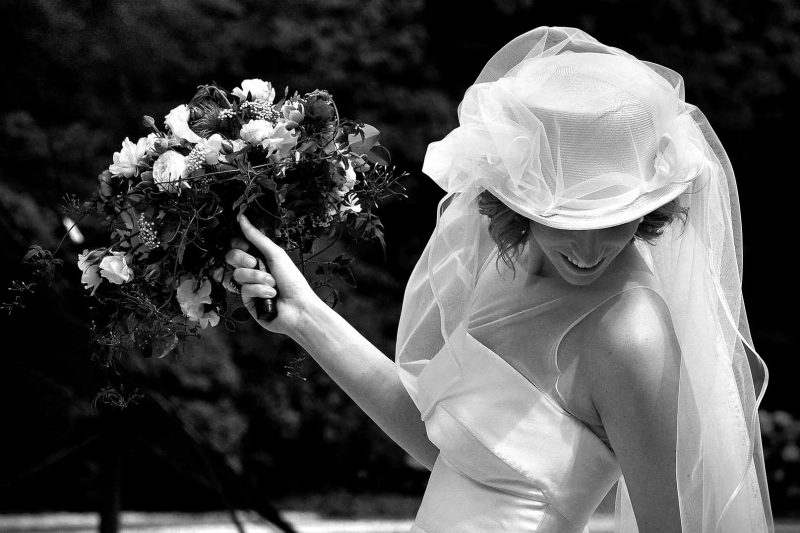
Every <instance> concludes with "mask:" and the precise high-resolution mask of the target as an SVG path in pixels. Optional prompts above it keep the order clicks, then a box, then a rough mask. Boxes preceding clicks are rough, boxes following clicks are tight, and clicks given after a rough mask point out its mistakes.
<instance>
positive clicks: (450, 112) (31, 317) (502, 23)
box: [0, 0, 800, 531]
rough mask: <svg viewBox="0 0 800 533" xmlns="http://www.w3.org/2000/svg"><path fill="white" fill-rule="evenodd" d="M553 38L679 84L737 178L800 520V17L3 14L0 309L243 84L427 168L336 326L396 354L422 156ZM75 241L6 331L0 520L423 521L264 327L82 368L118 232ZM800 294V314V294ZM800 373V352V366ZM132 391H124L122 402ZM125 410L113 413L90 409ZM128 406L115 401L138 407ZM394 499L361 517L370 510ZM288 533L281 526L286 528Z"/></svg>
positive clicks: (642, 5) (416, 12) (791, 12)
mask: <svg viewBox="0 0 800 533" xmlns="http://www.w3.org/2000/svg"><path fill="white" fill-rule="evenodd" d="M541 25H561V26H575V27H578V28H581V29H583V30H585V31H587V32H588V33H589V34H591V35H593V36H594V37H596V38H597V39H599V40H600V41H602V42H604V43H607V44H610V45H614V46H617V47H620V48H622V49H624V50H626V51H628V52H630V53H632V54H634V55H635V56H637V57H639V58H640V59H645V60H649V61H653V62H656V63H660V64H662V65H665V66H668V67H670V68H672V69H674V70H677V71H678V72H680V73H681V74H682V75H683V76H684V79H685V82H686V99H687V101H689V102H691V103H693V104H695V105H697V106H699V107H700V109H702V110H703V112H704V113H705V114H706V116H707V117H708V118H709V120H710V122H711V124H712V125H713V126H714V127H715V129H716V132H717V134H718V135H719V137H720V139H721V140H722V143H723V145H724V146H725V147H726V149H727V151H728V154H729V156H730V158H731V160H732V162H733V167H734V169H735V171H736V175H737V181H738V186H739V193H740V197H741V206H742V219H743V226H744V232H745V235H744V243H745V256H744V262H745V277H744V293H745V300H746V302H747V305H748V314H749V319H750V325H751V329H752V332H753V338H754V340H755V346H756V348H757V349H758V351H759V352H760V354H761V356H762V357H763V358H764V360H765V361H766V363H767V365H768V367H769V369H770V385H769V388H768V390H767V394H766V396H765V398H764V401H763V403H762V413H761V415H762V416H761V423H762V431H763V438H764V448H765V454H766V462H767V470H768V475H769V481H770V490H771V497H772V504H773V508H774V512H775V514H776V516H782V517H790V516H797V514H798V510H800V448H798V439H799V438H800V402H798V400H797V396H796V391H797V385H796V383H795V381H794V380H795V379H797V371H798V369H800V366H798V363H797V362H796V361H795V360H794V359H793V357H795V356H796V354H797V352H796V351H795V350H797V341H798V336H797V334H796V328H794V329H790V324H789V321H790V318H792V319H796V313H795V312H793V311H791V309H793V308H795V306H796V302H797V296H796V291H795V289H791V287H793V286H794V283H795V280H794V278H793V275H794V270H795V268H796V265H795V263H794V262H793V260H791V259H790V258H791V256H792V255H793V252H792V250H793V249H794V247H795V245H793V244H792V242H794V238H795V235H794V233H793V232H794V231H795V229H796V228H797V225H796V219H797V215H796V212H797V207H796V206H795V205H794V204H793V203H791V202H793V200H794V198H793V197H791V196H790V195H789V194H786V192H785V191H786V190H787V189H788V188H789V187H790V186H792V184H795V185H794V186H792V188H794V187H796V182H797V180H798V173H797V170H796V168H795V167H794V156H793V155H792V154H795V155H796V151H797V149H798V142H800V138H798V136H797V133H796V129H795V128H794V126H796V125H797V123H798V120H799V119H800V104H798V100H799V99H800V5H799V4H798V3H797V2H796V0H758V1H756V0H650V1H648V2H640V1H636V0H594V1H592V2H563V1H552V0H548V1H537V0H495V1H476V2H464V1H463V0H462V1H452V0H439V1H433V0H427V1H426V0H371V1H370V2H363V1H357V0H330V1H324V2H323V1H318V0H317V1H315V0H292V1H268V0H266V1H256V0H170V1H168V0H160V1H155V0H154V1H148V2H140V1H135V0H118V1H99V0H98V1H94V0H84V1H78V0H75V1H69V2H66V1H55V0H25V1H22V0H20V1H14V0H2V1H0V26H2V34H3V36H4V37H5V41H6V43H7V44H6V46H5V54H4V60H3V61H2V62H0V80H2V81H0V91H2V93H0V272H1V273H2V282H3V287H2V288H1V289H2V291H3V292H2V296H0V301H2V302H7V301H10V300H11V299H13V294H12V293H10V292H9V291H7V290H6V287H8V285H9V283H10V281H11V280H12V279H16V278H17V277H21V276H23V269H22V268H21V259H22V256H23V255H24V253H25V251H26V250H27V248H28V246H29V245H30V244H33V243H36V244H40V245H42V246H43V247H45V248H49V249H51V250H52V249H55V247H56V245H57V244H58V242H59V240H60V239H61V237H62V236H63V232H64V228H63V226H62V223H61V215H60V211H59V206H60V204H61V198H62V197H63V196H64V195H65V194H67V193H75V194H77V195H78V196H79V197H82V198H88V197H89V195H90V194H91V192H92V190H93V189H94V187H95V186H96V183H97V182H96V176H97V174H98V173H99V172H100V171H101V170H103V169H104V168H107V167H108V165H109V164H110V162H111V156H112V154H113V152H114V151H118V150H119V147H120V142H121V141H122V139H123V138H125V137H126V136H127V137H131V138H132V139H136V138H138V137H140V136H143V135H146V133H147V131H146V130H145V128H144V127H143V126H142V125H141V117H142V115H144V114H149V115H152V116H154V117H156V118H157V122H158V121H160V118H159V117H163V116H164V115H165V114H166V113H167V112H168V111H169V110H170V109H172V108H173V107H175V106H176V105H179V104H181V103H185V102H187V101H188V100H189V99H190V98H191V96H192V95H193V94H194V91H195V88H196V87H197V85H199V84H201V83H209V82H216V83H217V84H219V85H220V86H222V87H225V88H228V89H232V88H233V87H236V86H238V85H239V84H240V82H241V81H242V79H245V78H262V79H264V80H269V81H271V82H272V83H273V84H274V85H275V86H276V87H277V88H278V93H279V94H281V93H282V88H283V87H284V86H288V87H289V88H290V89H291V90H292V91H294V90H298V91H300V92H308V91H312V90H314V89H317V88H324V89H328V90H329V91H330V92H331V93H332V94H333V96H334V97H335V99H336V101H337V104H338V106H339V109H340V111H341V112H342V114H343V115H345V116H347V117H351V118H358V119H360V120H363V121H365V122H368V123H370V124H373V125H375V126H376V127H378V129H380V130H381V132H382V138H381V141H382V143H383V144H384V145H386V146H387V147H388V148H389V149H390V150H391V152H392V155H393V157H394V161H393V163H394V164H395V165H397V166H398V167H400V168H402V169H403V170H406V171H408V172H409V176H408V178H407V179H405V182H404V185H405V186H406V188H407V193H408V195H409V197H408V199H407V200H403V201H393V202H392V203H389V204H387V205H385V206H384V207H383V210H382V212H381V218H382V220H383V222H384V225H385V235H386V244H387V256H386V258H384V256H383V254H382V252H381V250H380V248H379V247H378V246H372V245H364V246H360V247H359V248H358V249H355V250H352V253H354V254H356V255H357V257H358V259H357V261H356V263H355V264H354V265H353V267H354V271H355V275H356V279H357V281H358V287H357V288H355V289H348V288H346V287H343V288H342V302H341V304H340V306H339V307H338V308H337V310H338V311H339V312H340V313H341V314H342V315H344V316H345V317H346V318H347V319H348V320H350V321H351V322H352V323H353V324H354V325H355V326H356V327H357V328H358V329H359V330H360V331H361V332H363V334H364V335H365V336H366V337H367V338H368V339H370V340H371V341H372V342H373V343H375V344H376V345H377V346H378V347H380V348H381V349H382V350H383V351H384V352H385V353H386V354H389V355H392V354H393V353H394V338H395V333H396V327H397V320H398V317H399V312H400V304H401V300H402V293H403V289H404V287H405V282H406V280H407V279H408V275H409V274H410V272H411V269H412V268H413V266H414V264H415V262H416V260H417V258H418V257H419V254H420V252H421V251H422V248H423V247H424V244H425V242H426V241H427V239H428V237H429V235H430V232H431V230H432V229H433V226H434V223H435V215H434V209H435V206H436V203H437V202H438V200H439V199H440V198H441V196H442V191H441V190H439V189H438V188H437V187H436V186H435V185H434V184H433V183H432V182H431V181H430V180H429V179H428V178H426V177H425V176H424V175H422V173H421V172H420V168H421V162H422V159H423V157H424V154H425V149H426V146H427V144H428V143H429V142H432V141H435V140H438V139H440V138H441V137H443V136H444V135H445V134H446V133H447V132H449V131H450V130H451V129H452V128H453V127H455V126H456V124H457V117H456V108H457V104H458V102H459V101H460V99H461V96H462V95H463V92H464V90H465V89H466V88H467V87H468V86H469V85H470V84H471V83H472V82H473V80H474V79H475V77H476V76H477V75H478V73H479V71H480V69H481V67H482V66H483V64H484V63H485V62H486V61H487V60H488V59H489V58H490V57H491V55H492V54H493V53H494V52H495V51H496V50H497V49H499V48H500V47H501V46H502V45H503V44H505V43H506V42H507V41H509V40H510V39H512V38H513V37H515V36H517V35H519V34H520V33H523V32H525V31H527V30H529V29H531V28H534V27H536V26H541ZM81 230H82V231H83V233H84V234H85V236H86V242H85V243H84V244H82V245H76V244H72V243H70V242H66V243H65V245H64V246H62V248H61V250H60V252H59V255H58V257H59V258H61V259H63V261H64V267H63V275H62V276H61V277H60V278H59V281H58V282H57V283H56V284H55V285H54V286H53V287H52V288H49V289H43V290H40V291H39V292H38V293H37V295H36V296H35V297H34V298H33V299H31V300H30V301H28V302H27V304H26V308H25V309H24V310H23V311H22V312H21V313H15V315H14V316H11V317H9V316H6V315H4V316H2V317H0V334H2V345H0V346H2V348H0V351H1V352H2V356H0V420H2V426H0V427H2V429H0V432H1V433H2V438H0V447H1V448H2V449H1V450H0V452H1V453H0V512H2V513H12V512H14V513H20V512H39V511H46V510H51V511H52V510H72V511H92V512H94V511H101V510H103V512H105V513H106V514H113V513H114V511H115V510H116V509H118V508H119V507H120V506H121V507H122V508H124V509H141V510H170V511H172V510H185V511H198V510H214V509H217V510H225V509H228V508H237V509H253V510H255V511H257V512H259V513H260V514H261V515H262V516H264V517H267V518H268V519H269V518H270V517H271V518H272V519H274V521H275V522H276V523H278V522H279V521H280V518H279V517H278V516H277V514H276V510H277V509H287V508H293V507H302V506H304V505H305V506H316V507H317V508H320V509H323V510H326V511H328V512H329V513H330V514H338V515H342V516H344V515H348V514H359V513H365V512H374V513H377V514H384V515H396V516H402V517H413V514H414V512H415V510H416V505H417V504H418V502H419V499H420V498H421V495H422V492H423V490H424V487H425V483H426V480H427V472H426V471H424V470H420V468H419V467H418V466H417V465H415V464H414V461H413V460H411V459H410V458H408V457H407V456H406V455H405V454H404V452H403V451H402V450H401V449H400V448H399V447H397V446H396V445H394V444H393V442H391V441H390V440H389V439H388V438H387V437H385V436H384V435H383V434H382V432H381V431H380V430H379V429H378V428H377V427H376V426H374V425H373V424H372V422H371V421H370V420H369V419H368V418H367V417H366V416H365V415H363V414H362V413H361V411H360V410H359V409H358V408H357V407H356V406H355V405H354V404H353V403H352V402H351V401H350V400H349V398H348V397H347V396H346V395H344V393H342V392H341V391H340V390H339V389H338V387H337V386H336V385H335V384H334V383H333V382H332V381H331V380H330V379H329V378H328V377H327V376H326V375H325V374H324V373H322V372H321V371H320V369H319V368H318V366H317V365H316V363H314V361H313V360H311V359H310V358H306V359H303V357H302V353H301V352H300V350H299V348H297V347H296V346H295V345H294V344H293V343H291V342H288V341H286V340H285V339H283V338H280V337H278V336H274V335H270V334H267V333H266V332H264V331H263V330H261V329H260V328H259V327H258V326H256V325H255V324H252V323H250V324H245V325H243V326H240V327H239V331H238V332H236V333H235V334H232V333H230V332H228V331H226V330H225V329H224V328H223V327H221V326H220V327H218V328H216V329H214V330H205V331H204V332H203V337H202V341H200V342H193V343H190V345H189V346H187V349H186V351H187V353H188V354H190V355H186V356H184V357H181V358H171V357H170V358H167V359H163V360H152V359H136V360H127V361H123V362H122V366H123V367H124V370H125V371H124V372H123V373H121V374H115V373H113V372H111V373H109V372H107V371H103V369H101V368H100V367H99V366H98V365H97V364H96V363H95V362H93V361H91V360H90V358H89V357H88V355H87V341H88V338H89V325H90V324H89V319H88V317H89V312H88V308H89V306H90V305H91V303H92V300H91V298H89V296H88V295H87V293H86V292H85V291H84V290H83V289H82V287H81V285H80V283H79V277H80V276H79V271H78V269H77V267H76V266H75V263H76V259H77V254H78V253H79V252H81V251H82V250H83V249H84V248H93V247H96V246H99V245H100V244H101V243H102V242H103V239H104V237H105V235H104V232H103V228H102V227H100V226H99V225H96V226H93V225H92V223H87V224H82V225H81ZM792 294H795V296H792ZM792 353H795V356H792V355H791V354H792ZM112 389H113V390H115V391H116V392H110V391H111V390H112ZM104 390H107V391H109V392H108V393H107V394H106V397H107V398H106V399H108V400H111V401H112V402H111V403H114V402H116V403H117V404H122V403H129V405H128V407H127V408H125V409H119V408H115V407H113V406H111V405H109V403H108V402H103V401H96V400H97V395H98V392H101V391H104ZM120 392H121V393H122V394H120ZM366 494H371V495H375V494H379V495H381V496H380V497H378V498H375V497H373V499H372V500H370V501H371V502H372V503H371V504H370V505H369V506H368V507H369V509H367V510H365V508H364V507H363V505H362V504H361V503H360V502H361V501H362V499H360V495H366ZM287 531H288V529H287Z"/></svg>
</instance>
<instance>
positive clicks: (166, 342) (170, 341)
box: [150, 333, 178, 359]
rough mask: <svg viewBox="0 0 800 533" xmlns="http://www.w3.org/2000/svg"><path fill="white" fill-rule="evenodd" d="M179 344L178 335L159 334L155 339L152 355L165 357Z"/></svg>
mask: <svg viewBox="0 0 800 533" xmlns="http://www.w3.org/2000/svg"><path fill="white" fill-rule="evenodd" d="M177 345H178V336H177V335H175V334H174V333H168V334H166V335H159V336H158V337H155V338H154V339H153V344H152V348H151V352H150V355H151V356H154V357H157V358H158V359H163V358H164V357H166V356H168V355H169V354H170V353H171V352H172V350H174V349H175V347H176V346H177Z"/></svg>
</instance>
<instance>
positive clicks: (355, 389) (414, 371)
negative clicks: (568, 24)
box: [227, 27, 773, 533]
mask: <svg viewBox="0 0 800 533" xmlns="http://www.w3.org/2000/svg"><path fill="white" fill-rule="evenodd" d="M459 122H460V126H459V127H458V128H456V129H455V130H453V131H452V132H451V133H450V134H449V135H448V136H447V137H445V138H444V139H443V140H441V141H439V142H435V143H432V144H431V145H430V147H429V148H428V152H427V155H426V157H425V163H424V166H423V171H424V172H425V173H426V174H427V175H428V176H430V177H431V178H432V179H434V180H435V181H436V183H438V184H439V185H440V186H441V187H442V188H443V189H444V190H445V191H446V193H447V194H446V195H445V197H444V198H443V199H442V201H441V203H440V204H439V208H438V211H437V223H436V229H435V230H434V232H433V235H432V236H431V238H430V240H429V242H428V244H427V246H426V248H425V250H424V252H423V254H422V257H421V258H420V260H419V262H418V263H417V266H416V268H415V269H414V271H413V273H412V274H411V278H410V280H409V282H408V286H407V288H406V293H405V297H404V301H403V308H402V314H401V317H400V326H399V331H398V339H397V350H396V357H395V361H394V362H392V361H391V360H390V359H389V358H387V357H386V356H384V355H383V354H382V353H380V352H379V351H378V350H377V349H376V348H375V347H374V346H373V345H372V344H370V343H369V342H368V341H367V340H366V339H364V337H362V336H361V335H360V334H359V333H358V332H357V331H356V330H355V329H353V328H352V327H351V326H350V325H349V324H348V323H347V322H346V321H345V320H344V319H342V318H341V317H340V316H339V315H338V314H336V313H335V312H334V311H332V310H331V309H330V308H328V307H327V306H326V305H325V304H324V303H323V302H322V301H321V300H320V299H319V298H318V297H317V296H316V295H315V294H314V292H313V291H312V290H311V288H310V287H309V285H308V284H307V283H306V281H305V279H304V278H303V276H302V275H301V274H300V273H299V271H298V270H297V269H296V268H295V266H294V264H293V262H292V261H291V259H290V258H289V257H288V255H286V253H284V252H283V250H281V249H280V248H279V247H277V246H276V245H275V244H274V243H273V242H272V241H271V240H269V239H268V238H267V237H265V236H264V235H263V234H262V233H261V232H260V231H258V230H257V229H256V228H254V227H253V226H252V225H251V224H250V223H249V222H248V221H247V220H246V219H245V218H243V217H242V218H241V220H240V223H241V226H242V230H243V232H244V235H245V237H246V238H247V240H248V241H249V242H246V241H236V242H234V243H233V245H232V249H231V251H230V252H229V253H228V257H227V260H228V262H229V263H230V264H231V265H233V266H234V267H236V270H235V271H234V277H235V279H236V280H237V281H238V282H239V283H241V284H242V299H243V301H244V303H245V305H247V306H248V309H250V311H251V313H253V314H254V313H255V311H254V303H253V298H256V297H261V298H263V297H276V296H277V302H278V303H277V305H278V317H277V319H275V320H274V321H271V322H263V321H259V323H260V325H261V326H262V327H264V328H266V329H268V330H270V331H274V332H279V333H284V334H287V335H290V336H291V337H292V338H293V339H295V340H296V341H297V342H298V343H299V344H300V345H301V346H303V348H305V349H306V350H307V351H308V353H309V354H311V356H312V357H313V358H314V359H315V360H316V361H317V362H318V363H319V364H320V366H321V367H322V368H323V369H324V370H325V371H326V372H327V373H328V374H329V375H330V376H331V377H332V378H333V379H334V380H335V381H336V382H337V383H338V384H339V385H340V386H341V387H342V388H343V389H344V390H345V392H347V393H348V394H349V395H350V396H351V397H352V398H353V400H354V401H355V402H356V403H357V404H358V405H359V406H360V407H361V408H362V409H363V410H364V411H365V412H366V413H367V414H368V415H369V416H370V417H371V418H372V419H373V420H374V421H375V422H376V423H377V424H378V425H379V426H380V427H381V428H382V429H383V430H384V431H385V432H386V433H387V434H388V435H389V436H390V437H392V438H393V439H394V440H395V441H396V442H397V443H398V444H399V445H400V446H401V447H402V448H403V449H404V450H406V451H407V452H408V453H409V454H410V455H412V456H413V457H414V458H416V459H417V460H418V461H419V462H420V463H422V464H423V465H425V466H426V467H427V468H429V469H431V470H432V472H431V476H430V480H429V482H428V486H427V489H426V491H425V496H424V498H423V501H422V505H421V507H420V509H419V512H418V514H417V517H416V520H415V522H414V526H413V528H412V531H418V532H429V533H435V532H444V531H454V532H480V531H539V532H547V533H555V532H558V533H567V532H581V531H585V530H586V524H587V523H588V520H589V518H590V516H591V514H592V513H593V511H594V510H595V509H596V507H597V505H598V504H599V503H600V501H601V500H602V499H603V497H604V496H605V495H606V494H607V493H608V491H609V490H610V489H611V487H612V486H613V485H614V484H615V483H617V482H618V485H617V487H618V488H617V503H616V507H617V512H616V519H615V531H619V532H623V531H624V532H629V531H639V532H642V533H644V532H679V531H683V532H723V533H729V532H742V533H744V532H747V533H753V532H762V531H771V530H772V529H773V525H772V516H771V512H770V509H769V496H768V493H767V486H766V480H765V474H764V462H763V455H762V453H763V452H762V449H761V439H760V433H759V426H758V424H757V408H758V404H759V402H760V400H761V397H762V395H763V392H764V387H765V386H766V377H767V375H766V367H765V366H764V364H763V361H762V360H761V359H760V358H759V357H758V355H757V354H756V353H755V351H753V350H752V345H751V339H750V334H749V330H748V327H747V318H746V314H745V310H744V305H743V303H742V295H741V280H740V275H741V267H742V265H741V230H740V227H739V211H738V200H737V192H736V184H735V181H734V176H733V171H732V169H731V167H730V162H729V161H728V158H727V156H726V155H725V152H724V150H723V148H722V146H721V145H720V143H719V140H718V139H717V137H716V135H715V134H714V132H713V130H712V129H711V127H710V126H709V124H708V122H707V120H706V119H705V117H704V116H703V115H702V113H701V112H700V111H699V110H698V109H697V108H696V107H694V106H692V105H690V104H688V103H686V102H685V101H684V91H683V80H682V78H681V77H680V76H679V75H678V74H677V73H675V72H673V71H671V70H669V69H667V68H665V67H662V66H659V65H656V64H652V63H646V62H643V61H639V60H637V59H636V58H634V57H633V56H631V55H629V54H627V53H625V52H623V51H622V50H619V49H616V48H612V47H609V46H606V45H603V44H601V43H599V42H598V41H597V40H595V39H593V38H592V37H590V36H589V35H587V34H586V33H584V32H582V31H579V30H575V29H572V28H546V27H543V28H537V29H534V30H532V31H530V32H528V33H526V34H524V35H521V36H519V37H517V38H516V39H514V40H513V41H511V42H510V43H509V44H507V45H506V46H505V47H504V48H503V49H501V50H500V51H499V52H498V53H497V54H496V55H495V56H494V57H493V58H492V59H491V60H490V61H489V63H488V64H487V65H486V66H485V67H484V69H483V71H482V72H481V73H480V75H479V76H478V79H477V80H476V82H475V84H474V85H472V86H471V87H470V88H469V89H468V90H467V91H466V93H465V95H464V99H463V101H462V102H461V105H460V106H459ZM250 244H252V245H254V248H255V250H253V248H252V247H251V246H250ZM256 250H257V251H258V252H260V253H261V254H263V256H264V257H265V258H266V260H267V262H268V264H269V270H270V272H271V273H272V274H271V275H270V274H267V273H264V272H261V271H259V270H258V269H257V268H256V257H255V256H254V255H252V254H251V253H250V251H256ZM254 316H255V314H254ZM756 382H757V383H756Z"/></svg>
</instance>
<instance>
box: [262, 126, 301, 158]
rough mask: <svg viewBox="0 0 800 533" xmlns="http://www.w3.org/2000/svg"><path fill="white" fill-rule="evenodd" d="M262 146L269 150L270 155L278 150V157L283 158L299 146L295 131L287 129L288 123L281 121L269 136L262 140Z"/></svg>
mask: <svg viewBox="0 0 800 533" xmlns="http://www.w3.org/2000/svg"><path fill="white" fill-rule="evenodd" d="M261 146H262V147H263V148H264V149H265V150H267V154H268V155H272V154H274V153H276V152H277V154H278V158H279V159H283V158H284V157H286V156H288V155H289V152H291V151H292V149H293V148H294V147H295V146H297V136H296V135H295V132H294V131H290V130H288V129H286V124H285V123H283V122H281V123H280V124H278V125H277V126H275V128H274V129H273V130H272V132H271V133H270V135H269V137H267V138H266V139H264V140H263V141H261Z"/></svg>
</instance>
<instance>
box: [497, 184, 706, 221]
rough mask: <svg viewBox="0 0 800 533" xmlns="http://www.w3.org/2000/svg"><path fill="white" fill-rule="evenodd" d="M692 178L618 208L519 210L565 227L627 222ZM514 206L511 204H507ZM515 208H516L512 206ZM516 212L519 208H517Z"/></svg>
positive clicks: (658, 204) (677, 192)
mask: <svg viewBox="0 0 800 533" xmlns="http://www.w3.org/2000/svg"><path fill="white" fill-rule="evenodd" d="M690 185H691V182H684V183H673V184H670V185H666V186H664V187H662V188H660V189H657V190H655V191H651V192H649V193H645V194H642V195H640V196H638V197H637V198H636V199H635V200H634V201H633V203H630V204H628V205H625V206H621V207H619V208H617V209H612V210H609V209H603V210H586V209H580V210H579V209H568V208H563V207H562V208H555V209H553V210H552V211H551V213H548V214H547V215H538V214H532V213H519V214H521V215H523V216H524V217H526V218H529V219H531V220H534V221H536V222H538V223H540V224H543V225H545V226H549V227H551V228H556V229H565V230H590V229H604V228H611V227H614V226H621V225H622V224H627V223H628V222H631V221H633V220H636V219H637V218H640V217H643V216H645V215H648V214H650V213H652V212H653V211H655V210H656V209H658V208H659V207H661V206H663V205H664V204H667V203H669V202H670V201H672V200H674V199H675V198H677V197H678V196H680V195H681V194H682V193H683V192H685V191H686V190H687V189H688V188H689V186H690ZM509 207H511V208H512V209H513V207H512V206H509ZM515 211H516V209H515ZM517 212H519V211H517Z"/></svg>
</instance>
